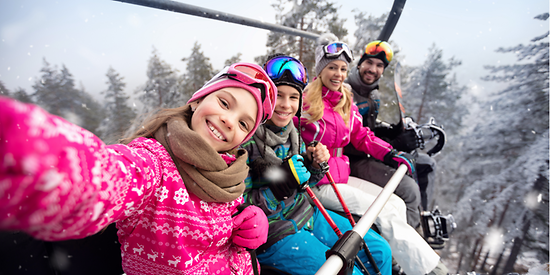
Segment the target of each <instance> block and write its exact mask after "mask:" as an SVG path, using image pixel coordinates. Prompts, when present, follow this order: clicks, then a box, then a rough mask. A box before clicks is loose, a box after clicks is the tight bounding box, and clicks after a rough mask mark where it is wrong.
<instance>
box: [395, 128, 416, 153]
mask: <svg viewBox="0 0 550 275" xmlns="http://www.w3.org/2000/svg"><path fill="white" fill-rule="evenodd" d="M390 144H391V146H392V147H393V148H395V149H396V150H398V151H404V152H410V151H412V150H414V149H416V148H418V147H420V140H418V136H417V135H416V132H415V131H414V130H413V129H410V130H404V131H403V132H401V134H399V135H398V136H397V137H396V138H395V139H394V140H392V141H391V142H390Z"/></svg>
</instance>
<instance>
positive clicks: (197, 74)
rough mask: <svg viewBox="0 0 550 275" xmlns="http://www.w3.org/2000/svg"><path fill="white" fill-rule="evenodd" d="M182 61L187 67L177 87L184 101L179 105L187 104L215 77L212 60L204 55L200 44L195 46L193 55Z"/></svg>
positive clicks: (196, 43)
mask: <svg viewBox="0 0 550 275" xmlns="http://www.w3.org/2000/svg"><path fill="white" fill-rule="evenodd" d="M182 61H186V62H187V66H186V68H185V73H184V74H183V75H182V76H181V77H180V79H179V81H178V85H177V90H178V93H181V94H182V95H183V99H184V100H183V101H182V102H181V104H179V105H182V104H185V103H187V100H189V99H190V98H191V96H192V95H193V94H194V93H195V92H196V91H197V90H198V89H200V88H201V87H202V86H203V85H204V84H205V83H206V82H207V81H208V80H210V79H211V78H212V77H213V76H214V69H213V68H212V63H211V62H210V58H209V57H206V56H205V55H204V52H203V51H201V45H200V44H199V43H198V42H195V44H194V45H193V48H192V49H191V54H190V55H189V56H188V57H185V58H182Z"/></svg>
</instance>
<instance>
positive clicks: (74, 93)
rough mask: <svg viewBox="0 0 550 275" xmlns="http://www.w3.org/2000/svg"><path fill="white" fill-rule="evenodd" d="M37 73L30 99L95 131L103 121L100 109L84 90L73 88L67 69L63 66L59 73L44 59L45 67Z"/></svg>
mask: <svg viewBox="0 0 550 275" xmlns="http://www.w3.org/2000/svg"><path fill="white" fill-rule="evenodd" d="M40 71H41V72H42V77H41V78H40V79H38V80H36V82H35V84H34V85H33V88H34V90H35V92H34V94H33V95H32V97H33V98H35V102H36V104H38V105H40V106H41V107H42V108H44V109H45V110H47V111H48V112H50V113H52V114H54V115H58V116H61V117H63V118H65V119H67V120H68V121H70V122H72V123H74V124H76V125H78V126H80V127H82V128H85V129H87V130H89V131H91V132H94V131H95V130H96V128H97V126H98V125H99V122H100V121H101V120H102V119H103V112H102V110H101V106H100V105H99V103H97V101H96V100H94V99H93V98H92V97H91V96H90V95H89V94H88V93H87V92H86V91H85V90H84V88H81V89H80V90H78V89H76V88H75V83H74V77H73V75H72V74H71V73H70V71H69V69H68V68H67V67H66V66H65V65H63V66H62V68H61V70H60V71H58V70H57V68H56V67H55V66H54V67H51V66H50V64H49V63H48V62H47V61H46V59H44V67H43V68H42V69H41V70H40Z"/></svg>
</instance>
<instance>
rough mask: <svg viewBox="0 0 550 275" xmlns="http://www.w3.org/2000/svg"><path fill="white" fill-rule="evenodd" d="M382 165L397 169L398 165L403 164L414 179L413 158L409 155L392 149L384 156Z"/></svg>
mask: <svg viewBox="0 0 550 275" xmlns="http://www.w3.org/2000/svg"><path fill="white" fill-rule="evenodd" d="M384 163H386V164H388V165H390V166H392V167H394V168H397V167H398V166H399V165H400V164H405V165H406V166H407V169H408V170H409V173H410V174H411V175H412V176H413V177H415V178H416V176H415V175H416V171H415V165H416V163H415V160H414V157H413V156H411V155H410V154H407V153H405V152H399V151H397V150H395V149H392V150H391V151H390V152H388V153H387V154H386V155H385V156H384Z"/></svg>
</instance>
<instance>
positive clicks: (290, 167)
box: [268, 155, 311, 201]
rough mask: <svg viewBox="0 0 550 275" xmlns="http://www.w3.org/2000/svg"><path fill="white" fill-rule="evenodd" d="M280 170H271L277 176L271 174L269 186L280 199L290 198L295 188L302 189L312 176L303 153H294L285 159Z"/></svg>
mask: <svg viewBox="0 0 550 275" xmlns="http://www.w3.org/2000/svg"><path fill="white" fill-rule="evenodd" d="M278 170H279V171H270V172H271V173H273V174H275V176H270V177H268V179H269V188H270V189H271V192H273V195H274V196H275V198H276V199H277V200H279V201H283V200H285V199H287V198H289V197H290V196H292V194H293V193H294V191H295V190H297V189H301V188H302V187H303V185H304V184H305V183H307V181H308V180H309V177H310V176H311V174H310V172H309V171H308V170H307V168H306V167H305V165H304V157H302V156H301V155H293V156H292V157H290V158H287V159H285V160H284V161H283V163H282V164H281V166H280V169H278ZM279 173H280V174H279ZM277 174H278V175H277Z"/></svg>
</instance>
